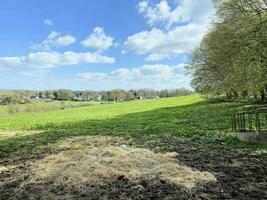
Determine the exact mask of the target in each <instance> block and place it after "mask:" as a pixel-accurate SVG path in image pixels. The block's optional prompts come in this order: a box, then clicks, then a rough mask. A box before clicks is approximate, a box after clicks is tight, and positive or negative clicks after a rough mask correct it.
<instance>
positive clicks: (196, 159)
mask: <svg viewBox="0 0 267 200" xmlns="http://www.w3.org/2000/svg"><path fill="white" fill-rule="evenodd" d="M135 143H136V144H139V145H142V146H146V147H147V148H149V149H151V150H153V151H154V152H177V156H176V159H177V162H178V163H179V164H181V165H185V166H188V167H191V168H193V169H196V170H199V171H208V172H210V173H212V174H213V175H215V176H216V178H217V181H216V182H207V183H205V184H203V183H202V184H198V185H197V186H195V187H193V188H192V189H185V188H184V187H179V186H177V185H176V184H173V183H170V182H166V181H164V180H161V179H150V180H148V179H142V178H140V179H139V180H137V181H131V180H130V179H128V178H127V177H125V176H118V177H116V178H114V179H113V180H108V181H106V182H101V183H100V182H99V183H91V182H88V183H84V184H83V185H82V186H80V187H72V188H69V187H67V186H66V185H64V183H57V182H55V181H54V180H46V181H39V182H38V181H35V182H31V184H23V183H24V182H25V181H27V180H28V179H29V178H30V177H31V175H32V174H31V173H32V172H31V170H30V168H31V166H32V163H34V162H35V161H36V160H40V159H43V158H44V157H45V156H46V155H45V154H44V153H40V154H38V155H34V156H29V158H27V157H26V156H24V157H23V159H21V160H18V161H16V162H15V163H12V161H10V160H6V161H5V160H3V161H1V163H0V164H1V165H2V166H3V165H4V166H5V167H6V168H3V170H2V171H1V172H0V199H1V200H5V199H76V200H78V199H114V200H115V199H116V200H117V199H133V200H134V199H140V200H141V199H177V200H178V199H242V200H246V199H267V153H266V151H257V150H244V149H242V150H238V149H232V148H229V149H228V148H226V147H225V145H224V144H221V142H220V141H218V143H217V145H215V146H213V147H209V148H208V149H203V147H202V148H200V147H199V146H198V145H197V144H196V143H195V142H193V141H183V140H180V139H178V138H169V139H166V138H157V139H153V140H151V141H147V140H145V139H142V138H139V139H138V140H135ZM12 164H13V165H12ZM14 166H16V167H14Z"/></svg>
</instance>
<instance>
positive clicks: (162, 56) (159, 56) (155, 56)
mask: <svg viewBox="0 0 267 200" xmlns="http://www.w3.org/2000/svg"><path fill="white" fill-rule="evenodd" d="M169 57H170V56H169V55H166V54H156V53H154V54H149V55H148V56H147V57H146V58H145V60H146V61H151V62H155V61H160V60H163V59H165V58H169Z"/></svg>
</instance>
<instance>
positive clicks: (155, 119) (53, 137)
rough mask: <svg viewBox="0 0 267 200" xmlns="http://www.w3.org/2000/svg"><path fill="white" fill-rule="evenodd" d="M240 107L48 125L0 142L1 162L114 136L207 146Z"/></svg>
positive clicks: (210, 107) (227, 126) (157, 112)
mask: <svg viewBox="0 0 267 200" xmlns="http://www.w3.org/2000/svg"><path fill="white" fill-rule="evenodd" d="M238 106H240V104H228V103H226V104H209V103H206V102H202V103H195V104H191V105H186V106H177V107H168V108H160V109H155V110H152V111H146V112H139V113H131V114H124V115H120V116H117V117H115V118H110V119H105V120H83V121H79V122H75V123H60V124H47V125H46V126H41V127H38V128H37V130H38V131H39V130H42V131H41V132H37V133H35V134H32V135H24V136H16V137H10V138H5V139H1V140H0V161H2V162H3V160H8V159H11V160H14V158H21V157H24V159H26V158H28V159H30V158H35V157H38V154H42V153H46V152H49V151H52V150H51V146H53V144H54V143H56V142H58V141H59V140H61V139H64V138H69V137H74V136H86V135H110V136H121V137H125V138H142V139H143V140H150V139H153V138H158V137H172V136H176V137H185V138H190V139H195V140H196V141H198V142H201V141H202V142H204V143H207V141H212V140H215V139H216V138H218V137H220V135H221V131H226V132H227V131H229V130H230V121H229V120H230V117H229V116H230V114H231V113H232V111H233V109H235V108H237V107H238Z"/></svg>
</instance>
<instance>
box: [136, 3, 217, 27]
mask: <svg viewBox="0 0 267 200" xmlns="http://www.w3.org/2000/svg"><path fill="white" fill-rule="evenodd" d="M138 12H139V13H140V14H143V15H144V17H145V18H146V19H147V23H148V24H150V25H152V26H154V25H157V24H162V25H165V26H166V27H167V28H170V27H171V26H173V25H174V24H177V23H185V22H199V23H207V22H208V21H209V18H210V15H211V14H212V12H213V5H212V1H211V0H201V1H196V0H181V1H180V2H179V4H177V6H176V7H175V8H171V6H170V5H169V3H168V1H167V0H161V1H160V2H159V3H157V4H149V3H148V1H141V2H140V3H139V4H138Z"/></svg>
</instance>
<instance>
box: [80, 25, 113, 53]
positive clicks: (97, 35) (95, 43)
mask: <svg viewBox="0 0 267 200" xmlns="http://www.w3.org/2000/svg"><path fill="white" fill-rule="evenodd" d="M113 40H114V39H113V38H112V37H110V36H108V35H106V33H105V32H104V29H103V28H101V27H95V28H94V30H93V33H91V34H90V35H89V36H88V37H87V38H86V39H85V40H84V41H82V42H81V44H82V45H83V46H84V47H87V48H93V49H96V50H97V51H99V52H102V51H104V50H107V49H108V48H110V47H111V46H113Z"/></svg>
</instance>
